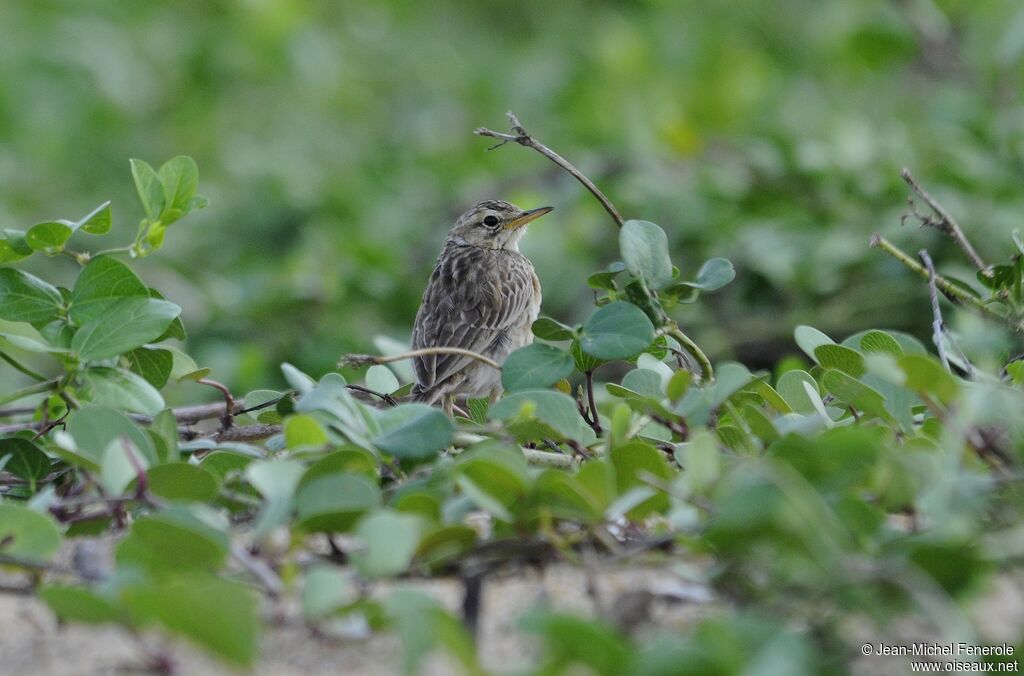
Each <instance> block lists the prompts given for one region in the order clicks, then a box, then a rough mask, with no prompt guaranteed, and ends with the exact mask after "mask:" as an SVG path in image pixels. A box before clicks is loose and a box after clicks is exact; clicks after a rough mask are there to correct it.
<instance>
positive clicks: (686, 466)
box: [676, 430, 722, 493]
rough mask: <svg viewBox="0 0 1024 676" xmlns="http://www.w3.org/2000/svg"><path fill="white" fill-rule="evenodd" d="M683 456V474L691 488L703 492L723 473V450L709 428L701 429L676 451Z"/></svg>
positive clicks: (678, 456) (679, 456)
mask: <svg viewBox="0 0 1024 676" xmlns="http://www.w3.org/2000/svg"><path fill="white" fill-rule="evenodd" d="M676 457H677V458H682V460H681V462H680V464H681V465H682V467H683V476H684V477H686V482H687V484H688V485H689V487H690V490H692V491H694V492H695V493H702V492H704V491H705V490H707V489H708V488H710V487H711V485H712V484H713V483H714V482H715V481H716V480H717V479H718V476H719V474H720V473H721V464H722V452H721V451H720V450H719V449H718V445H717V444H716V443H715V438H714V437H713V436H712V435H711V433H710V432H708V431H707V430H700V431H699V432H697V433H696V434H694V435H693V438H691V439H690V440H689V441H688V442H687V443H686V444H684V445H683V446H682V447H681V448H680V449H679V450H677V451H676Z"/></svg>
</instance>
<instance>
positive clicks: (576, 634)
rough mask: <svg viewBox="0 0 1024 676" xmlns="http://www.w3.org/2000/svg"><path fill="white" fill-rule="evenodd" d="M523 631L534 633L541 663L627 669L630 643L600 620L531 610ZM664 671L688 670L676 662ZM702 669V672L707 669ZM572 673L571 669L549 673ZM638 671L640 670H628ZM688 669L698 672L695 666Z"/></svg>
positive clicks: (603, 670) (595, 669)
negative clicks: (541, 653)
mask: <svg viewBox="0 0 1024 676" xmlns="http://www.w3.org/2000/svg"><path fill="white" fill-rule="evenodd" d="M520 625H521V626H522V628H523V629H525V630H526V631H528V632H530V633H533V634H536V635H537V636H538V637H539V638H540V639H541V641H542V642H543V645H544V656H543V659H544V661H543V662H542V663H543V664H553V665H564V666H566V667H569V666H575V665H577V664H578V665H586V667H589V669H579V672H580V673H592V674H604V675H605V676H611V675H614V674H626V673H631V672H630V671H629V669H628V668H627V667H628V660H629V656H630V647H629V645H628V644H627V643H626V642H625V640H624V639H623V638H621V637H620V636H619V634H618V632H616V631H615V630H614V629H613V628H611V627H607V626H605V625H604V624H601V623H600V622H595V621H591V620H587V619H584V618H581V617H578V616H575V615H569V614H566V613H556V612H551V611H548V610H534V611H532V612H530V613H527V614H526V615H524V616H523V618H522V619H521V620H520ZM672 666H673V667H674V669H672V670H669V671H666V672H665V673H676V671H678V673H689V672H686V671H683V667H682V666H681V665H679V664H676V665H672ZM709 671H710V670H705V671H704V672H703V673H708V672H709ZM559 672H561V673H574V672H573V670H571V669H564V670H558V671H553V672H552V673H559ZM632 673H640V672H632ZM692 673H702V671H701V670H700V669H699V667H698V668H696V669H694V671H693V672H692Z"/></svg>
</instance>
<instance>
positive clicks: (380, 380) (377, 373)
mask: <svg viewBox="0 0 1024 676" xmlns="http://www.w3.org/2000/svg"><path fill="white" fill-rule="evenodd" d="M365 380H366V386H367V387H368V388H370V389H371V390H373V391H374V392H380V393H381V394H391V393H392V392H394V391H395V390H397V389H398V388H399V387H401V386H402V384H401V383H399V382H398V378H396V377H395V373H394V371H392V370H391V369H389V368H388V367H387V366H385V365H384V364H374V365H373V366H371V367H370V368H368V369H366V378H365Z"/></svg>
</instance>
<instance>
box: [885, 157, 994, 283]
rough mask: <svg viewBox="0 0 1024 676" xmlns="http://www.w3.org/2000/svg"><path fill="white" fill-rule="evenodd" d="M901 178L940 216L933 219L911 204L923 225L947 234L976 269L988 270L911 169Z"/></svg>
mask: <svg viewBox="0 0 1024 676" xmlns="http://www.w3.org/2000/svg"><path fill="white" fill-rule="evenodd" d="M900 176H902V177H903V180H904V181H906V183H907V185H909V186H910V189H911V190H913V191H914V192H915V193H916V194H917V196H918V197H920V198H921V199H922V200H923V201H924V203H925V204H927V205H928V208H930V209H931V210H932V211H933V212H935V215H936V216H938V219H933V218H929V217H927V216H924V215H922V214H919V213H917V211H916V210H915V209H914V206H913V202H911V205H910V209H911V211H912V212H913V214H914V216H915V217H916V218H917V219H918V220H920V221H921V225H923V226H931V227H933V228H936V229H938V230H941V231H942V232H945V233H946V234H948V235H949V236H950V237H952V238H953V240H954V241H955V242H956V243H957V246H959V247H960V249H961V250H962V251H963V252H964V255H965V256H967V258H968V259H969V260H970V261H971V263H972V264H973V265H974V267H976V268H978V269H979V270H984V269H985V268H987V267H988V266H987V265H985V261H983V260H981V256H979V255H978V252H977V251H975V250H974V247H973V246H972V245H971V242H970V240H968V239H967V236H966V235H965V234H964V231H963V229H961V228H960V224H959V223H957V222H956V219H954V218H953V217H952V216H951V215H950V213H949V212H948V211H946V209H945V208H944V207H943V206H942V205H941V204H939V202H938V201H937V200H936V199H935V198H934V197H932V196H931V195H930V194H928V191H927V190H925V189H924V188H923V187H922V186H921V184H920V183H918V182H917V180H915V179H914V175H913V174H911V173H910V169H907V168H906V167H904V168H903V171H902V172H900Z"/></svg>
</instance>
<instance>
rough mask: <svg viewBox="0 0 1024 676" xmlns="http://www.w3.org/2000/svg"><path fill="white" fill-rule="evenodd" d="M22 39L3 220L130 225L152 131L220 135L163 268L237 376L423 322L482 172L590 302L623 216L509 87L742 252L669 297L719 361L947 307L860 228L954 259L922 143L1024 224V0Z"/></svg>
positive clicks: (172, 20) (101, 0)
mask: <svg viewBox="0 0 1024 676" xmlns="http://www.w3.org/2000/svg"><path fill="white" fill-rule="evenodd" d="M0 44H3V57H2V58H0V79H2V81H3V82H4V87H3V88H0V227H5V228H17V229H22V230H24V229H27V228H28V227H29V226H31V225H32V224H34V223H38V222H41V221H45V220H50V219H53V218H55V217H58V216H63V215H66V214H84V213H88V211H89V210H90V209H92V208H94V207H95V205H96V204H97V198H100V199H105V198H107V197H110V198H111V199H112V200H113V207H112V210H113V211H112V213H113V220H114V225H113V227H114V233H115V234H120V239H121V240H127V239H128V238H129V237H130V236H131V233H134V232H135V230H136V227H137V223H138V221H139V219H141V218H142V217H143V214H142V212H141V210H140V208H139V207H138V206H137V202H136V200H135V197H134V195H133V194H132V193H133V187H132V185H131V184H130V182H128V181H126V180H125V178H124V177H125V175H126V169H127V158H129V157H139V158H143V159H146V160H148V161H150V162H157V161H162V160H163V159H164V158H167V157H170V156H172V155H175V154H178V153H184V154H188V155H191V156H193V157H195V159H196V161H197V162H198V164H199V165H200V166H201V167H202V168H203V176H202V185H201V189H202V191H203V193H204V194H205V195H206V196H207V197H209V199H210V206H209V208H208V209H206V210H204V211H202V212H200V213H198V214H196V215H195V216H193V217H191V218H190V219H189V221H188V222H187V223H185V224H184V225H183V226H182V227H181V228H175V231H174V232H173V233H171V235H170V236H169V237H168V238H167V243H166V249H167V254H168V255H166V256H160V257H158V259H146V260H145V261H141V262H139V264H138V267H139V269H140V274H142V275H143V276H144V277H145V278H146V279H148V280H151V281H152V282H153V283H154V285H155V286H157V287H159V288H160V289H162V290H164V292H165V293H166V294H167V295H168V297H171V298H174V299H175V300H176V302H178V303H180V304H181V306H182V307H183V309H184V318H185V320H186V324H187V325H188V326H189V327H190V333H191V336H190V341H191V344H190V352H191V353H192V354H193V355H194V356H196V358H197V361H199V362H200V363H203V364H208V365H210V366H212V367H214V370H215V372H216V373H218V374H219V375H220V376H221V377H222V378H223V379H225V380H226V381H228V382H229V383H230V384H231V385H232V386H233V387H235V388H238V389H240V390H247V389H254V388H257V387H267V386H270V385H272V384H273V383H274V381H275V379H279V377H280V376H279V375H278V371H277V364H278V363H279V362H281V361H285V360H287V361H291V362H294V363H296V364H297V365H298V366H300V367H302V368H303V369H305V370H307V371H309V372H311V373H322V372H324V371H325V370H328V369H329V368H330V367H331V365H333V364H334V362H335V361H336V359H337V357H338V356H339V355H340V354H341V353H343V352H351V351H360V350H365V349H367V348H368V347H369V344H370V341H371V340H372V338H373V336H374V335H376V334H387V335H390V336H393V337H395V338H398V339H400V340H404V339H405V338H406V337H407V336H408V333H409V330H410V327H411V324H412V319H413V316H414V314H415V310H416V307H417V305H418V303H419V295H420V292H421V290H422V287H423V285H424V283H425V280H426V277H427V275H428V273H429V269H430V267H431V265H432V264H433V259H434V255H435V252H436V250H437V249H438V247H439V244H440V242H441V239H442V237H443V233H444V231H445V229H446V228H447V226H448V224H449V223H450V222H452V220H453V219H454V216H455V215H456V214H457V213H459V212H460V211H461V210H462V209H464V208H465V207H466V206H467V205H468V204H470V203H472V202H474V201H476V200H479V199H482V198H489V197H502V198H507V199H510V200H512V201H515V202H518V203H521V204H522V205H523V206H537V205H540V204H549V203H550V204H553V205H555V206H556V207H557V209H558V210H557V212H556V216H555V217H553V218H552V219H551V220H550V221H549V222H545V223H543V224H540V225H538V226H537V227H536V228H534V229H533V230H532V232H531V233H530V235H529V236H528V237H527V238H526V240H525V241H524V250H525V251H526V252H527V253H528V254H529V255H530V256H531V257H532V258H533V259H534V261H535V263H536V265H537V268H538V271H539V274H540V276H541V278H542V280H543V282H544V285H545V308H544V313H545V314H547V315H549V316H552V317H555V318H558V319H561V320H563V321H565V322H567V323H573V322H578V321H581V320H582V319H583V318H584V317H585V313H587V312H588V310H587V308H589V307H590V303H591V300H592V298H591V291H590V290H589V289H588V288H587V287H586V286H585V285H584V284H583V283H582V281H581V280H583V279H585V277H586V275H587V274H588V273H590V272H592V271H593V270H596V269H598V268H600V267H602V266H603V265H605V264H607V263H608V262H610V261H613V260H615V259H616V257H617V253H616V250H617V242H616V237H615V233H614V230H613V229H612V227H611V224H610V222H609V221H608V219H607V216H606V215H605V214H604V213H603V212H601V211H600V209H599V207H598V206H597V204H596V203H595V202H593V200H592V199H591V198H590V197H589V196H588V195H586V194H584V193H583V192H582V191H581V190H580V188H579V186H578V185H577V184H575V183H574V182H573V181H572V180H571V179H570V178H569V177H568V176H567V175H564V174H561V173H559V172H558V171H557V170H556V169H555V168H554V167H553V166H551V165H549V164H548V163H546V162H545V161H544V160H543V159H542V158H540V157H539V156H536V155H534V154H532V153H527V152H526V151H524V150H523V149H521V148H517V147H508V148H504V149H502V150H500V151H495V152H490V153H487V152H484V149H485V148H486V147H487V142H486V141H485V140H483V139H479V138H476V137H474V136H472V135H471V133H470V132H471V130H472V129H473V128H475V127H477V126H480V125H486V126H489V127H492V128H495V129H502V128H503V127H504V118H503V113H504V111H505V110H507V109H512V110H515V111H516V112H517V113H518V114H519V116H520V117H521V119H522V120H523V122H524V123H525V124H526V125H527V128H528V129H530V131H531V132H533V133H535V134H536V135H537V136H538V137H539V138H541V139H542V140H544V141H545V142H547V143H549V144H550V145H552V146H553V147H554V148H555V149H556V150H558V151H559V152H561V153H563V154H564V155H566V156H567V157H569V158H570V159H572V160H573V161H574V162H575V163H576V164H578V166H580V168H581V169H583V170H584V171H585V172H587V173H588V174H589V175H591V177H592V178H594V180H596V181H597V182H598V183H599V184H600V185H601V186H602V187H603V188H604V189H605V191H606V192H607V193H608V194H609V196H610V197H611V198H612V199H613V200H614V201H615V202H616V204H617V205H618V206H619V208H620V210H621V211H622V212H623V213H624V215H626V216H627V217H632V218H644V219H650V220H652V221H655V222H657V223H659V224H661V225H662V226H663V227H664V228H665V229H666V231H667V233H668V237H669V242H670V245H671V247H672V249H673V256H672V258H673V260H675V261H677V262H678V263H679V264H680V265H681V266H682V267H683V268H684V269H683V271H682V273H683V277H684V278H693V277H694V276H695V274H696V268H697V267H698V266H699V265H700V263H701V262H703V261H704V260H705V259H706V258H708V257H711V256H716V255H717V256H725V257H727V258H729V259H730V260H732V261H733V262H734V263H735V265H736V268H737V271H738V277H737V282H736V283H734V284H733V285H731V286H730V287H728V288H727V289H726V290H725V291H724V292H722V294H721V295H719V296H717V297H716V299H715V302H714V303H712V304H700V305H699V306H681V307H679V308H677V309H675V310H673V316H674V317H675V318H676V319H677V320H679V321H680V322H681V324H682V325H683V326H684V327H685V328H687V330H688V331H689V332H690V333H691V334H692V335H693V336H694V337H695V338H696V339H697V341H698V342H699V343H701V344H702V345H703V346H705V348H706V349H708V351H709V352H710V353H712V355H713V356H714V357H716V358H724V357H735V358H739V359H741V360H743V361H744V362H746V363H747V364H750V365H752V366H758V365H767V364H769V363H771V362H774V361H775V360H776V359H777V358H778V357H779V356H781V355H782V354H784V353H786V352H790V351H792V349H793V348H792V344H791V340H790V336H791V331H792V326H794V325H796V324H798V323H803V322H812V323H813V324H814V325H815V326H819V327H821V328H822V329H824V330H826V331H827V332H830V333H833V334H838V335H846V334H849V333H853V332H854V331H856V330H858V329H861V328H865V327H867V326H873V325H879V324H885V325H886V326H889V327H892V328H895V329H910V330H913V331H915V332H917V333H918V334H919V335H921V333H922V332H923V331H927V327H928V317H929V314H928V305H927V303H926V302H925V297H924V293H923V289H922V287H921V286H920V285H913V284H905V283H903V282H905V281H906V277H907V273H906V271H905V270H903V269H902V268H901V267H900V266H898V264H897V263H895V262H894V261H892V260H889V259H887V257H885V256H883V255H881V254H879V253H877V252H872V251H871V250H869V249H868V247H867V241H868V237H869V235H870V233H871V232H872V231H874V230H881V231H883V232H885V234H886V236H887V237H890V238H891V239H893V240H894V241H896V242H897V243H900V242H901V240H905V241H908V240H913V242H914V243H913V244H909V245H908V248H910V250H912V251H913V250H916V248H918V247H919V246H920V245H921V244H927V245H928V246H929V247H930V248H932V249H933V253H934V254H935V258H936V260H945V261H950V260H954V259H955V258H956V257H955V256H943V255H942V253H943V252H942V251H941V250H940V248H944V247H949V246H950V244H949V243H948V242H947V241H945V240H944V239H943V237H942V236H941V235H939V234H938V233H935V232H933V231H929V232H917V231H916V230H914V229H912V228H911V227H909V226H908V227H907V228H905V229H904V230H902V231H901V230H900V229H899V228H898V224H899V216H900V214H901V213H902V204H903V201H904V198H905V195H906V190H905V186H903V185H902V183H901V181H900V179H899V168H900V167H901V166H903V165H907V166H910V167H912V168H913V169H914V171H915V173H916V174H917V176H918V178H919V179H921V180H922V181H923V182H924V183H925V184H926V185H927V186H928V187H929V188H930V189H931V190H932V192H933V193H934V194H935V195H936V196H937V197H938V198H939V199H940V200H941V201H943V203H944V204H945V205H946V206H947V207H948V208H949V209H950V210H951V211H952V212H953V213H955V214H956V215H957V216H959V218H960V220H961V222H962V223H963V224H964V226H965V228H967V229H968V231H969V232H970V234H971V237H972V239H973V240H974V242H975V244H976V246H977V247H978V249H979V250H980V253H981V255H982V256H983V257H991V256H994V255H995V253H996V252H1001V251H1003V250H1004V246H1005V242H1006V241H1007V238H1006V236H1007V234H1008V233H1009V231H1010V230H1011V229H1012V228H1013V227H1015V226H1019V225H1020V219H1019V214H1020V200H1019V195H1020V180H1021V170H1022V168H1024V114H1022V113H1024V105H1022V103H1021V101H1022V99H1021V97H1020V89H1021V85H1022V84H1024V69H1022V68H1021V59H1022V56H1024V8H1022V7H1021V5H1020V4H1019V3H1017V2H1013V1H1012V0H1006V1H1001V2H1000V1H986V2H968V1H966V0H944V1H942V2H932V1H931V0H906V1H905V2H883V1H881V0H864V1H850V0H821V1H819V2H801V1H798V0H785V1H782V2H776V3H762V2H756V1H753V0H751V1H749V2H744V1H740V0H733V1H730V2H720V3H685V2H668V1H661V2H657V1H650V2H641V1H635V2H582V1H573V0H567V1H564V2H557V3H552V2H539V1H538V2H522V3H508V2H497V1H485V2H472V3H471V2H454V1H435V2H430V3H397V2H395V3H388V2H370V1H362V2H346V3H328V2H313V1H301V0H248V1H244V2H243V1H239V0H235V1H225V2H218V3H125V2H117V1H115V0H97V1H95V2H89V3H81V2H72V1H69V0H64V1H60V0H7V1H6V2H4V3H3V4H2V6H0ZM75 237H76V238H77V237H87V235H76V236H75ZM74 242H75V240H74V239H73V240H72V243H71V246H72V247H74ZM39 264H40V263H39V262H35V263H33V264H31V265H29V266H27V267H28V268H29V269H30V270H33V269H37V268H36V267H35V266H38V265H39ZM951 268H952V269H951V270H950V272H952V273H953V274H957V272H958V271H957V270H956V268H955V264H954V265H953V266H951ZM76 270H77V266H76V265H74V263H73V262H72V261H70V260H68V261H66V264H65V270H64V273H65V274H66V277H67V279H65V280H59V279H58V280H54V281H58V282H61V281H63V282H65V283H69V282H70V280H71V279H72V278H73V275H74V274H75V273H76ZM960 276H962V277H966V276H968V274H967V273H966V268H964V273H963V274H961V275H960ZM5 368H6V367H5Z"/></svg>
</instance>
